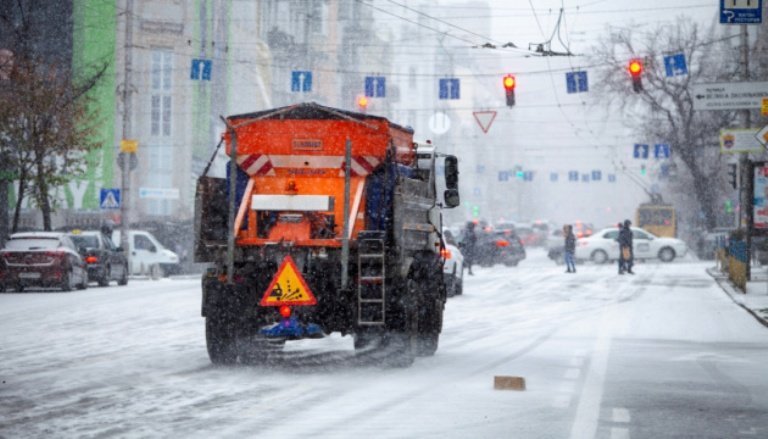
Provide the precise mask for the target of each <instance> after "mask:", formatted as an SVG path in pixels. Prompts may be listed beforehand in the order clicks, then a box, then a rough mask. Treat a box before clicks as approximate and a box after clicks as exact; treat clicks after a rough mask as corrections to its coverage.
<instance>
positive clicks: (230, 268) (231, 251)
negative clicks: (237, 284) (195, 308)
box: [227, 129, 237, 285]
mask: <svg viewBox="0 0 768 439" xmlns="http://www.w3.org/2000/svg"><path fill="white" fill-rule="evenodd" d="M229 132H230V133H231V134H232V144H231V149H230V151H229V233H228V234H227V284H229V285H232V283H233V279H234V273H235V235H237V230H235V216H236V215H237V203H236V199H237V160H236V158H237V131H235V130H234V129H230V131H229Z"/></svg>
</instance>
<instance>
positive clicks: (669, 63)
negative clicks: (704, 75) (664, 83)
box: [664, 53, 688, 77]
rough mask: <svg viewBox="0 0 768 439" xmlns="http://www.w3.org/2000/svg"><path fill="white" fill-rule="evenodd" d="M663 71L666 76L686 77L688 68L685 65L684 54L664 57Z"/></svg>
mask: <svg viewBox="0 0 768 439" xmlns="http://www.w3.org/2000/svg"><path fill="white" fill-rule="evenodd" d="M664 70H665V71H666V73H667V76H668V77H670V76H678V75H687V74H688V66H687V65H686V64H685V54H684V53H678V54H675V55H669V56H665V57H664Z"/></svg>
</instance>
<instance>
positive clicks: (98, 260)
mask: <svg viewBox="0 0 768 439" xmlns="http://www.w3.org/2000/svg"><path fill="white" fill-rule="evenodd" d="M69 237H70V238H71V239H72V241H73V242H74V243H75V245H76V246H77V248H78V250H79V252H80V254H81V255H82V257H83V260H84V261H85V264H86V267H88V279H89V280H90V281H91V282H98V284H99V286H102V287H106V286H107V285H109V281H112V280H114V281H117V284H118V285H127V284H128V259H127V258H126V256H125V252H123V248H122V247H118V246H116V245H115V244H114V243H113V242H112V238H110V237H109V236H107V235H105V234H103V233H101V231H99V230H73V231H72V232H70V234H69Z"/></svg>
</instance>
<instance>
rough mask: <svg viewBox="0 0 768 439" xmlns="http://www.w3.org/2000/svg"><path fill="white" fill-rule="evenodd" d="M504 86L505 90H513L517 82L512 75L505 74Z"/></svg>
mask: <svg viewBox="0 0 768 439" xmlns="http://www.w3.org/2000/svg"><path fill="white" fill-rule="evenodd" d="M503 83H504V88H505V89H507V90H514V89H515V84H517V81H515V77H514V76H512V75H506V76H504V80H503Z"/></svg>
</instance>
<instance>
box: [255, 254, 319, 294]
mask: <svg viewBox="0 0 768 439" xmlns="http://www.w3.org/2000/svg"><path fill="white" fill-rule="evenodd" d="M316 304H317V299H315V295H314V294H312V291H311V290H310V289H309V287H308V286H307V283H306V282H305V281H304V278H303V277H302V276H301V273H299V270H298V269H297V268H296V263H295V262H293V258H292V257H291V256H290V255H288V256H286V257H285V259H283V263H282V264H280V268H278V269H277V273H276V274H275V278H274V279H272V283H270V284H269V287H268V288H267V291H265V292H264V296H262V298H261V302H259V305H261V306H282V305H316Z"/></svg>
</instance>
